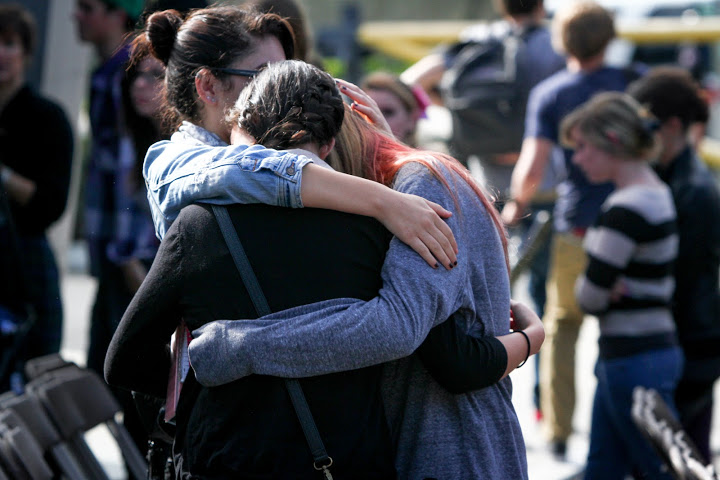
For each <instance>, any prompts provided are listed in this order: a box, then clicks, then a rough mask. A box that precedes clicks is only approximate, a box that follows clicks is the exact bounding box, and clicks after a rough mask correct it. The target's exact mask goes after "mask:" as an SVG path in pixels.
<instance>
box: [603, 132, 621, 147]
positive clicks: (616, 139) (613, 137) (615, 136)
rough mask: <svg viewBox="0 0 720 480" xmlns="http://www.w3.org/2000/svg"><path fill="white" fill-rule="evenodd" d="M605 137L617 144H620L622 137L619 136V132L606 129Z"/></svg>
mask: <svg viewBox="0 0 720 480" xmlns="http://www.w3.org/2000/svg"><path fill="white" fill-rule="evenodd" d="M605 137H606V138H607V139H608V140H610V141H611V142H612V143H614V144H615V145H620V137H618V134H617V133H615V132H613V131H612V130H608V131H606V132H605Z"/></svg>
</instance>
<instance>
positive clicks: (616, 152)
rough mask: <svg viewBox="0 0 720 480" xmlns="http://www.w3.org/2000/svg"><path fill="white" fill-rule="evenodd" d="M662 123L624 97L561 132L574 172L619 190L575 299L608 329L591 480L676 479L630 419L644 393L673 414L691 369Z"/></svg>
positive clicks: (592, 106) (611, 97)
mask: <svg viewBox="0 0 720 480" xmlns="http://www.w3.org/2000/svg"><path fill="white" fill-rule="evenodd" d="M657 129H658V122H657V120H656V119H655V118H654V117H653V116H652V115H651V114H650V113H649V112H648V111H647V110H645V109H644V108H643V107H641V106H640V104H639V103H638V102H637V101H635V100H634V99H633V98H632V97H630V96H629V95H627V94H624V93H616V92H613V93H602V94H598V95H597V96H595V97H594V98H592V99H591V100H590V101H588V102H587V103H585V104H584V105H581V106H580V107H578V109H576V110H575V111H573V112H572V113H570V114H569V115H568V116H567V117H565V119H564V120H563V122H562V125H561V138H562V139H563V142H564V143H565V144H566V145H568V146H569V147H571V148H573V149H574V154H573V158H572V160H573V162H574V163H575V164H576V165H578V166H579V167H580V168H581V169H582V170H583V172H584V173H585V175H586V176H587V178H588V179H589V180H590V181H591V182H594V183H601V182H612V183H614V185H615V190H614V191H613V192H612V193H611V194H610V196H608V198H607V199H606V200H605V202H604V203H603V205H602V208H601V211H600V214H599V216H598V218H597V220H596V221H595V223H594V224H593V226H592V227H591V228H589V229H588V231H587V234H586V236H585V240H584V244H583V246H584V248H585V251H586V253H587V255H588V265H587V268H586V270H585V273H584V274H583V275H581V276H580V277H579V278H578V281H577V283H576V285H575V295H576V298H577V301H578V304H579V305H580V307H581V308H582V309H583V310H584V311H585V312H586V313H589V314H592V315H596V316H597V317H598V320H599V326H600V338H599V340H598V342H599V354H598V360H597V364H596V367H595V375H596V377H597V389H596V391H595V399H594V403H593V412H592V423H591V431H590V448H589V452H588V460H587V467H586V470H585V478H586V479H618V480H621V479H624V478H626V477H627V476H628V475H631V474H634V475H640V476H641V477H642V478H652V479H670V478H672V477H671V476H670V475H669V474H668V473H667V472H666V471H664V470H663V463H662V461H661V459H660V457H659V456H658V454H657V453H656V452H655V451H654V449H653V448H652V446H651V445H650V443H649V442H648V441H647V440H646V439H645V438H644V437H643V436H642V435H641V433H640V431H639V429H638V428H637V427H636V426H635V424H634V423H633V421H632V418H631V409H632V399H633V389H634V388H635V387H636V386H643V387H645V388H652V389H655V390H657V391H658V393H659V394H660V395H661V396H662V398H663V400H665V402H667V404H668V405H670V406H671V408H673V409H674V400H673V396H674V393H675V388H676V386H677V384H678V381H679V379H680V375H681V373H682V367H683V354H682V351H681V350H680V348H679V346H678V341H677V336H676V329H675V322H674V320H673V314H672V310H671V300H672V297H673V292H674V290H675V280H674V277H673V267H674V264H675V261H676V258H677V252H678V232H677V224H676V214H675V206H674V204H673V199H672V195H671V193H670V190H669V188H668V187H667V186H666V185H665V184H664V183H663V182H662V181H661V180H660V179H659V178H658V177H657V175H656V174H655V173H654V172H653V170H652V168H651V167H650V165H649V163H648V161H649V160H651V159H654V158H655V156H656V155H657V154H658V151H659V150H658V146H659V143H658V139H657Z"/></svg>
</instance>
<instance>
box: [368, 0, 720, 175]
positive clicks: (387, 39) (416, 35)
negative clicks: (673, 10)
mask: <svg viewBox="0 0 720 480" xmlns="http://www.w3.org/2000/svg"><path fill="white" fill-rule="evenodd" d="M628 1H632V0H628ZM476 23H478V22H476V21H475V22H473V21H408V22H365V23H363V24H362V25H361V26H360V28H359V29H358V39H359V41H360V42H361V43H363V44H365V45H367V46H369V47H372V48H374V49H376V50H379V51H381V52H383V53H385V54H387V55H390V56H391V57H394V58H399V59H401V60H405V61H408V62H415V61H417V60H419V59H420V58H422V57H424V56H425V55H427V54H428V53H429V52H430V51H431V50H432V49H433V48H435V47H437V46H438V45H440V44H443V43H450V42H453V41H455V40H457V38H458V35H459V33H460V32H461V31H462V30H463V29H464V28H466V27H468V26H470V25H473V24H476ZM617 29H618V35H619V36H620V37H621V38H624V39H626V40H629V41H631V42H634V43H678V42H699V43H709V42H716V41H720V16H718V17H695V18H690V19H680V18H649V19H643V20H641V21H634V22H618V25H617ZM700 154H701V156H702V158H703V159H704V160H705V161H706V162H707V163H708V164H709V165H710V166H712V167H713V168H716V169H720V140H716V139H713V138H706V139H705V140H704V141H703V143H702V145H701V148H700Z"/></svg>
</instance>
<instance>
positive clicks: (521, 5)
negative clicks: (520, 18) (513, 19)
mask: <svg viewBox="0 0 720 480" xmlns="http://www.w3.org/2000/svg"><path fill="white" fill-rule="evenodd" d="M542 4H543V0H495V8H496V9H497V10H498V11H499V12H500V13H502V14H503V15H511V16H514V15H529V14H531V13H533V12H534V11H535V9H537V8H538V6H541V5H542Z"/></svg>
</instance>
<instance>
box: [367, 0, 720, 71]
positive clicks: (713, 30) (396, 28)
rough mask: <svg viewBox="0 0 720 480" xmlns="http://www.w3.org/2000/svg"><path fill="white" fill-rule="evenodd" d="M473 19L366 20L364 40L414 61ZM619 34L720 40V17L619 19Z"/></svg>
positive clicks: (646, 39)
mask: <svg viewBox="0 0 720 480" xmlns="http://www.w3.org/2000/svg"><path fill="white" fill-rule="evenodd" d="M628 1H631V0H628ZM476 23H478V22H472V21H407V22H365V23H363V24H362V25H361V26H360V28H359V29H358V39H359V40H360V42H361V43H363V44H365V45H367V46H369V47H372V48H374V49H376V50H379V51H381V52H383V53H386V54H387V55H390V56H392V57H395V58H399V59H402V60H406V61H409V62H415V61H417V60H419V59H420V58H422V57H424V56H425V55H427V54H428V52H430V51H431V50H432V49H433V48H435V47H436V46H437V45H439V44H442V43H449V42H452V41H454V40H457V38H458V35H459V33H460V32H461V31H462V30H463V29H464V28H465V27H467V26H470V25H473V24H476ZM618 35H619V36H620V37H622V38H625V39H627V40H630V41H632V42H635V43H677V42H714V41H718V40H720V17H694V18H690V19H685V20H683V19H680V18H649V19H643V20H641V21H634V22H618Z"/></svg>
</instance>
